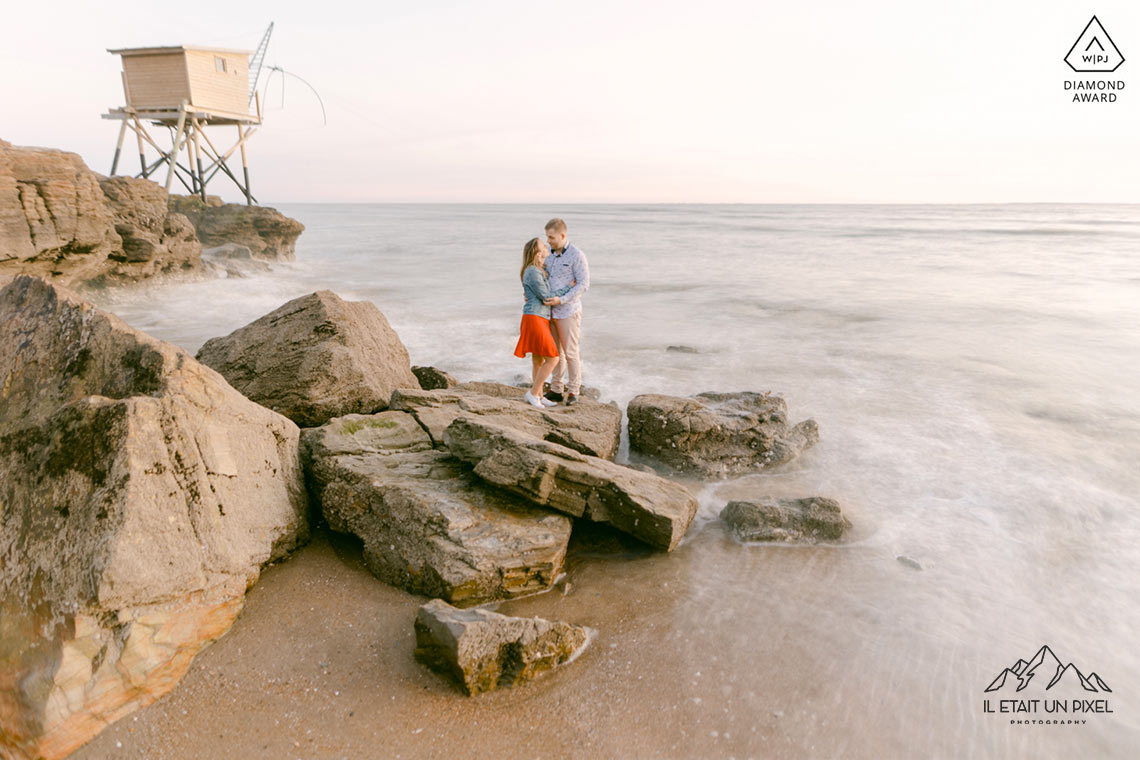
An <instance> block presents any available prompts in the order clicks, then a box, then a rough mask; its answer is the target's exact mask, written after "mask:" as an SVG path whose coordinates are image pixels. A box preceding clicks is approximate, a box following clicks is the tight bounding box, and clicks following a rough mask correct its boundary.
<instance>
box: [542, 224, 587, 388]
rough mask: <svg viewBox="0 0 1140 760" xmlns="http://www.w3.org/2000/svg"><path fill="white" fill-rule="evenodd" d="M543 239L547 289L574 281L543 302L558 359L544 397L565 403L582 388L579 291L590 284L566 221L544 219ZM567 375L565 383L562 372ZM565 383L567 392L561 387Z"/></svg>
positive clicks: (562, 286) (582, 260) (582, 291)
mask: <svg viewBox="0 0 1140 760" xmlns="http://www.w3.org/2000/svg"><path fill="white" fill-rule="evenodd" d="M546 242H547V243H548V244H549V245H550V256H548V257H547V259H546V271H547V272H549V273H550V289H551V290H558V289H559V288H564V287H566V286H568V285H569V284H570V283H572V282H575V281H576V284H575V285H574V287H573V288H571V289H570V291H569V292H567V293H566V294H565V295H563V296H562V297H561V298H559V297H558V296H554V297H553V298H549V299H547V300H546V301H544V303H546V304H547V305H548V306H551V307H553V308H552V309H551V320H550V323H551V332H552V333H553V334H554V342H555V343H556V344H557V346H558V363H557V364H555V365H554V373H553V374H552V375H551V376H550V390H549V391H547V393H546V398H548V399H550V400H551V401H565V403H566V405H567V406H570V405H571V404H576V403H578V394H579V393H581V391H582V361H581V359H579V358H578V335H579V334H580V333H581V330H582V294H583V293H585V292H586V291H587V290H588V289H589V287H590V268H589V266H588V265H587V264H586V254H584V253H582V251H580V250H579V249H578V247H577V246H575V245H573V244H571V243H569V242H567V240H566V222H564V221H562V220H561V219H551V220H550V221H549V222H547V223H546ZM563 373H565V374H566V375H567V378H566V381H565V385H564V384H563V379H562V375H563ZM564 387H565V389H566V394H565V396H563V393H562V390H563V388H564Z"/></svg>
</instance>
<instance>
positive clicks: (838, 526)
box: [720, 496, 851, 543]
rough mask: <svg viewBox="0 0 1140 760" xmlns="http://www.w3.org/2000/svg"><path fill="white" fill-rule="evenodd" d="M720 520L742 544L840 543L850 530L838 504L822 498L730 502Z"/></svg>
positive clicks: (849, 524)
mask: <svg viewBox="0 0 1140 760" xmlns="http://www.w3.org/2000/svg"><path fill="white" fill-rule="evenodd" d="M720 519H721V520H723V521H724V522H726V523H727V524H728V526H729V527H730V528H731V529H732V532H733V534H734V535H735V536H736V537H737V538H739V539H740V540H741V541H784V542H789V543H816V542H818V541H838V540H839V539H841V538H843V534H844V533H845V532H846V531H847V530H848V529H849V528H850V527H851V522H850V521H849V520H848V519H847V518H846V517H844V516H843V513H842V512H841V511H840V509H839V503H838V502H836V501H835V500H834V499H825V498H822V497H819V496H812V497H809V498H806V499H761V500H757V501H730V502H729V503H728V504H727V505H725V508H724V509H723V510H721V513H720Z"/></svg>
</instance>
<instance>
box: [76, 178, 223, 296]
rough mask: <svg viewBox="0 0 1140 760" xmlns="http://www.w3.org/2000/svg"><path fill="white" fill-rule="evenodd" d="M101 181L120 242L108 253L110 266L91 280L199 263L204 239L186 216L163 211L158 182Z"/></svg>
mask: <svg viewBox="0 0 1140 760" xmlns="http://www.w3.org/2000/svg"><path fill="white" fill-rule="evenodd" d="M99 184H100V187H101V188H102V190H103V194H104V196H106V199H107V206H108V208H109V209H110V210H111V214H112V216H113V217H114V219H115V232H117V233H118V234H119V237H120V238H121V239H122V247H121V250H118V251H113V252H111V253H110V254H109V258H110V260H111V262H113V265H112V266H110V267H108V269H107V271H105V272H104V273H103V276H102V277H101V278H97V279H96V280H95V281H93V282H92V283H91V284H95V283H96V282H104V283H111V282H115V281H131V280H138V279H142V278H145V277H151V276H154V275H156V274H163V273H171V272H181V271H193V270H196V269H198V268H199V265H200V263H201V255H202V244H201V243H200V242H198V237H197V235H196V234H195V233H194V227H193V225H192V224H191V223H190V220H189V219H187V218H186V217H185V216H183V215H182V214H177V213H172V212H170V211H168V210H167V203H166V199H167V195H166V190H165V189H164V188H163V187H162V186H161V185H157V184H155V183H154V182H151V181H150V180H146V179H136V178H133V177H113V178H111V179H104V180H102V181H101V182H100V183H99Z"/></svg>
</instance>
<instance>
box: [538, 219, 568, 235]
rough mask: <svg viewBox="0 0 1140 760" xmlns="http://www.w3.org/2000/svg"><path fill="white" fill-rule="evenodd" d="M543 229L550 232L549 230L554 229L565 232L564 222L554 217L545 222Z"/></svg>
mask: <svg viewBox="0 0 1140 760" xmlns="http://www.w3.org/2000/svg"><path fill="white" fill-rule="evenodd" d="M543 229H545V230H546V231H547V232H550V231H551V230H554V231H555V232H565V231H566V222H564V221H562V220H561V219H559V218H557V217H555V218H554V219H551V220H550V221H549V222H547V223H546V227H544V228H543Z"/></svg>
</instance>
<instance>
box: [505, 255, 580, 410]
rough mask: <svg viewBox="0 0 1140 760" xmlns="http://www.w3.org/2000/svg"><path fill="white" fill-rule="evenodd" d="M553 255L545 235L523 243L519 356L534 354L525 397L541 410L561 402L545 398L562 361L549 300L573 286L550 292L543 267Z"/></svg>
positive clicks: (529, 402)
mask: <svg viewBox="0 0 1140 760" xmlns="http://www.w3.org/2000/svg"><path fill="white" fill-rule="evenodd" d="M549 255H550V249H549V248H547V246H546V243H545V242H544V241H543V240H542V239H541V238H533V239H531V240H528V241H527V244H526V245H525V246H523V263H522V270H521V271H520V272H519V279H521V280H522V284H523V295H524V296H525V297H526V303H525V304H523V315H522V323H521V324H520V325H519V342H518V345H516V346H515V356H517V357H519V358H520V359H521V358H524V357H525V356H526V355H527V354H528V353H529V354H530V361H531V384H530V390H528V391H527V392H526V395H525V396H524V398H525V399H526V402H527V403H528V404H530V405H531V406H533V407H535V408H537V409H545V408H546V407H548V406H554V405H555V404H556V403H557V402H554V401H551V400H549V399H546V398H543V397H542V384H543V383H545V382H546V378H548V377H550V373H551V372H553V371H554V365H555V364H557V363H558V347H557V346H556V345H555V344H554V336H553V335H552V334H551V332H550V307H549V306H547V304H546V301H548V300H550V299H551V298H552V297H554V296H562V295H565V294H566V293H567V292H568V291H569V290H570V288H571V287H572V285H573V284H571V285H568V286H566V287H565V288H560V289H558V290H556V291H554V292H553V293H552V292H550V284H549V283H548V282H547V280H546V270H545V269H544V268H543V264H545V263H546V257H547V256H549Z"/></svg>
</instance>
